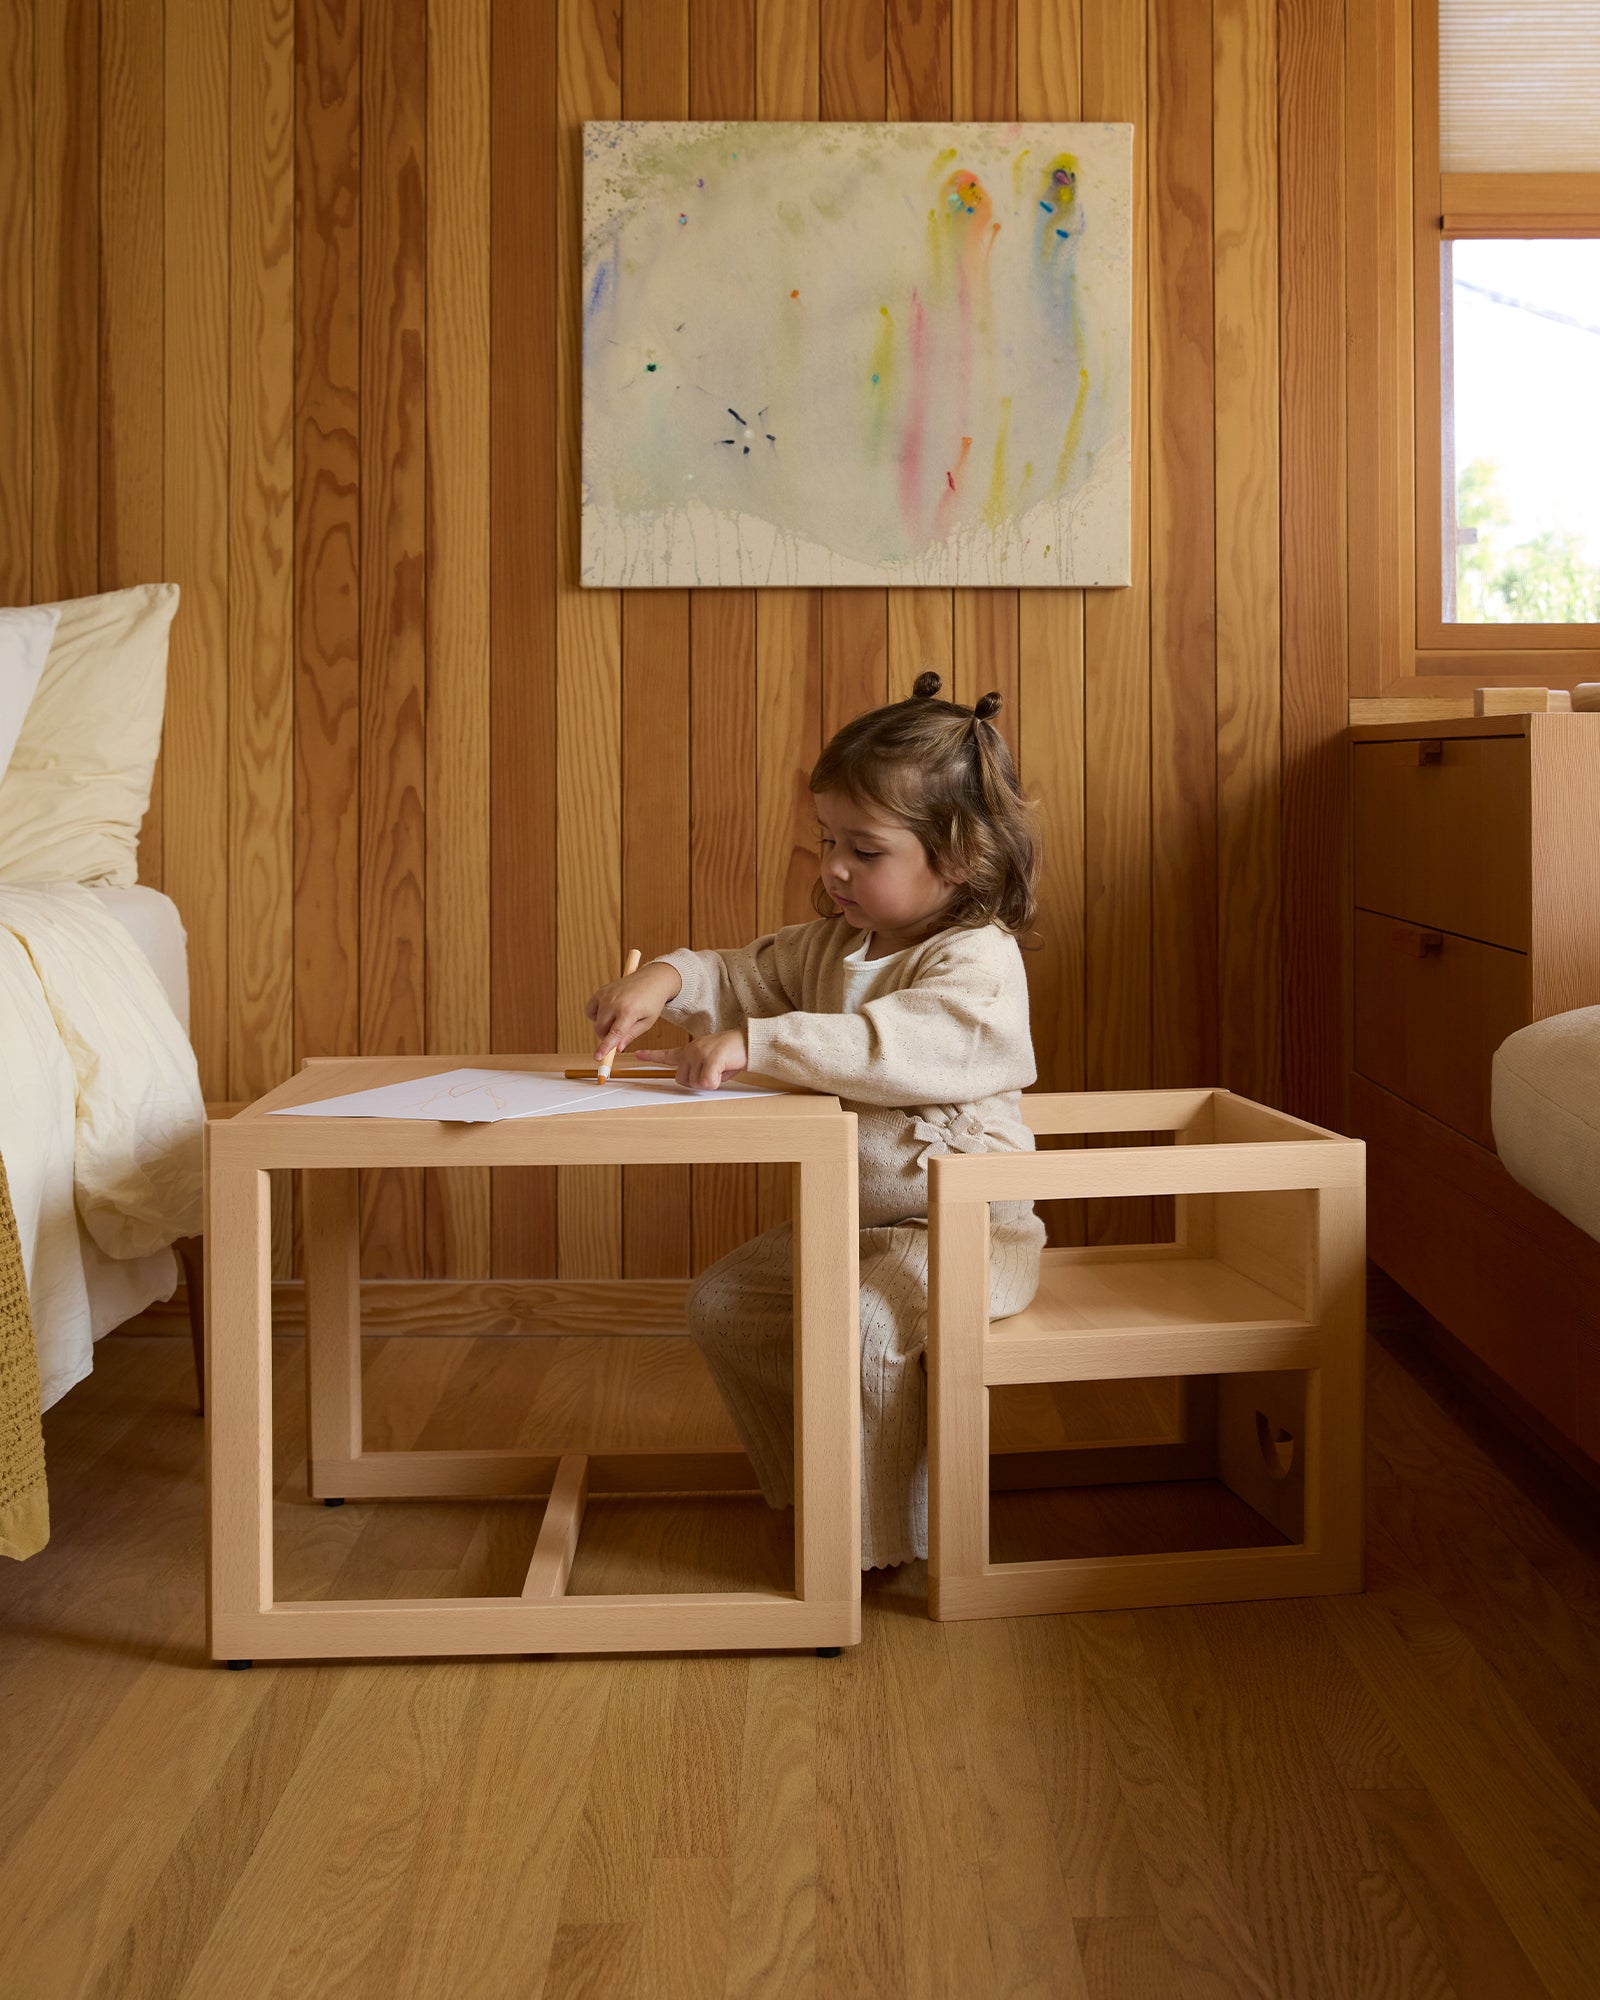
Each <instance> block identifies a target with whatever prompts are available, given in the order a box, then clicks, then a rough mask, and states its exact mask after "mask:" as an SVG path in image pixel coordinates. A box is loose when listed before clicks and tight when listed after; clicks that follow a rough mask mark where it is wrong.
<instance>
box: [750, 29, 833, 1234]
mask: <svg viewBox="0 0 1600 2000" xmlns="http://www.w3.org/2000/svg"><path fill="white" fill-rule="evenodd" d="M817 7H818V0H759V4H758V6H757V11H756V116H757V117H758V118H815V117H816V116H817V115H818V105H819V102H820V96H819V93H820V78H819V72H820V57H821V38H820V31H819V23H818V15H817ZM821 749H822V592H821V591H820V590H763V591H760V592H758V593H757V596H756V924H757V928H758V929H759V930H760V931H762V932H767V931H775V930H778V929H779V928H781V926H782V925H784V924H797V923H806V922H808V921H809V920H810V919H811V918H812V917H813V916H815V914H816V912H815V910H814V909H813V908H812V906H811V887H812V884H813V883H814V882H815V880H816V872H817V849H816V837H815V833H814V830H813V821H814V812H813V807H812V803H811V792H810V788H809V786H808V785H807V783H806V779H807V776H808V775H809V773H810V770H811V767H812V765H813V764H814V763H815V762H816V760H817V756H818V753H819V752H820V751H821ZM759 1178H760V1213H759V1216H758V1221H759V1224H760V1227H761V1228H763V1229H771V1228H774V1227H775V1226H776V1225H777V1224H778V1223H780V1222H784V1221H787V1220H788V1218H789V1215H790V1200H789V1192H790V1191H789V1175H788V1171H787V1169H784V1168H777V1167H763V1168H762V1169H761V1170H760V1177H759Z"/></svg>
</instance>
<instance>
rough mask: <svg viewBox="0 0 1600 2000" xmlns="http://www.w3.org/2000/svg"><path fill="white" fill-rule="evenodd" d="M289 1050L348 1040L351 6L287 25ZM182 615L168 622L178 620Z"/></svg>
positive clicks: (355, 322) (352, 616)
mask: <svg viewBox="0 0 1600 2000" xmlns="http://www.w3.org/2000/svg"><path fill="white" fill-rule="evenodd" d="M295 93H296V103H295V466H294V473H295V496H294V521H295V695H294V749H295V756H294V790H295V816H294V823H295V868H294V964H295V982H294V1003H295V1050H296V1053H297V1055H298V1056H299V1057H301V1058H302V1059H303V1058H304V1057H306V1056H326V1055H337V1054H338V1053H339V1052H340V1051H342V1050H348V1049H357V1048H359V1047H360V1046H361V1027H360V1020H361V1016H360V967H361V940H360V932H359V921H360V910H361V882H360V871H359V861H358V835H359V830H360V798H361V728H360V722H361V469H362V461H361V263H360V254H361V13H360V8H359V6H358V5H355V4H352V5H351V6H350V7H348V8H347V9H343V10H340V9H337V8H331V7H325V6H322V5H321V4H319V0H299V7H298V14H297V19H296V24H295ZM180 623H181V621H180Z"/></svg>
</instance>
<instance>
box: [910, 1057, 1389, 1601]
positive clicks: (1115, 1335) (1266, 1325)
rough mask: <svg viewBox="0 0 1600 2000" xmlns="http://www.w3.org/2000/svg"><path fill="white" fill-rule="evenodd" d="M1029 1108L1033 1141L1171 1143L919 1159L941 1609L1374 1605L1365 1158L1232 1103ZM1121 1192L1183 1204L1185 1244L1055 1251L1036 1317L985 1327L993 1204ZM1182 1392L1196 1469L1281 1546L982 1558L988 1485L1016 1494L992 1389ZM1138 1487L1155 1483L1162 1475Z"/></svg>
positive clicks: (934, 1547) (1333, 1139) (1077, 1479)
mask: <svg viewBox="0 0 1600 2000" xmlns="http://www.w3.org/2000/svg"><path fill="white" fill-rule="evenodd" d="M1022 1104H1023V1111H1024V1115H1025V1116H1026V1118H1027V1120H1028V1123H1029V1125H1030V1126H1031V1128H1032V1129H1033V1131H1034V1132H1035V1133H1036V1134H1039V1135H1046V1134H1053V1133H1068V1134H1080V1135H1084V1136H1088V1135H1091V1134H1100V1135H1133V1134H1137V1135H1140V1137H1141V1138H1144V1137H1145V1136H1146V1135H1165V1136H1166V1137H1168V1138H1170V1141H1171V1143H1168V1144H1150V1143H1140V1144H1125V1145H1122V1146H1117V1145H1114V1144H1113V1145H1107V1146H1103V1147H1095V1148H1093V1149H1090V1148H1083V1147H1079V1148H1072V1149H1061V1150H1050V1151H1038V1152H1032V1153H989V1154H960V1155H949V1156H945V1157H940V1158H935V1159H934V1160H932V1161H931V1162H930V1163H929V1166H930V1172H929V1208H928V1216H929V1229H930V1236H931V1243H930V1249H931V1264H932V1268H931V1273H930V1288H929V1331H928V1370H929V1390H930V1413H929V1474H930V1478H929V1488H930V1490H929V1512H930V1522H929V1528H930V1562H929V1611H930V1614H931V1615H932V1616H933V1617H935V1618H941V1619H944V1618H989V1617H1011V1616H1016V1615H1018V1614H1021V1613H1029V1612H1060V1611H1095V1610H1105V1609H1111V1608H1115V1607H1128V1606H1135V1605H1159V1604H1190V1603H1205V1602H1214V1601H1220V1600H1225V1599H1236V1598H1253V1597H1295V1596H1309V1595H1314V1594H1319V1593H1328V1592H1339V1591H1354V1590H1359V1589H1361V1587H1362V1491H1361V1482H1362V1380H1363V1347H1364V1340H1365V1315H1364V1288H1365V1270H1366V1248H1365V1149H1364V1147H1363V1146H1362V1145H1361V1143H1360V1142H1359V1141H1358V1140H1353V1139H1345V1138H1341V1137H1340V1136H1339V1135H1338V1134H1336V1133H1333V1132H1326V1131H1323V1130H1322V1129H1321V1128H1320V1127H1318V1126H1314V1125H1308V1124H1305V1123H1303V1122H1301V1121H1300V1120H1298V1119H1295V1118H1290V1117H1287V1116H1285V1115H1284V1114H1283V1113H1282V1112H1278V1111H1272V1110H1269V1109H1267V1108H1266V1107H1265V1106H1264V1105H1259V1104H1254V1103H1252V1102H1250V1101H1249V1100H1248V1099H1246V1098H1241V1097H1235V1096H1233V1095H1232V1094H1231V1093H1229V1092H1227V1091H1223V1090H1155V1091H1113V1092H1099V1093H1093V1092H1088V1093H1075V1094H1070V1095H1045V1094H1040V1095H1035V1096H1024V1098H1023V1100H1022ZM1125 1196H1174V1197H1176V1214H1177V1228H1176V1240H1174V1241H1172V1242H1166V1243H1150V1244H1135V1245H1104V1246H1096V1247H1089V1248H1081V1249H1056V1248H1052V1249H1046V1250H1045V1252H1044V1253H1043V1269H1042V1273H1041V1279H1040V1285H1039V1291H1038V1295H1037V1297H1036V1298H1035V1300H1034V1302H1033V1304H1032V1305H1031V1306H1030V1307H1029V1308H1028V1309H1027V1310H1026V1311H1025V1312H1022V1313H1019V1314H1017V1315H1015V1316H1014V1317H1012V1318H1010V1319H1003V1320H996V1321H993V1322H991V1320H990V1318H989V1311H988V1305H989V1207H988V1204H989V1203H990V1202H992V1201H1014V1200H1034V1201H1043V1200H1050V1199H1060V1198H1063V1197H1065V1198H1068V1199H1077V1200H1087V1199H1091V1198H1102V1199H1103V1198H1108V1197H1125ZM1174 1376H1175V1377H1181V1378H1184V1379H1185V1382H1186V1389H1187V1393H1186V1395H1185V1397H1184V1408H1185V1411H1186V1414H1187V1423H1186V1426H1185V1434H1184V1436H1183V1438H1182V1439H1181V1440H1180V1441H1179V1448H1178V1451H1177V1456H1178V1457H1179V1458H1181V1460H1182V1461H1183V1463H1184V1466H1185V1468H1186V1471H1185V1473H1184V1476H1193V1475H1194V1469H1195V1465H1196V1458H1197V1454H1199V1456H1200V1457H1202V1458H1203V1459H1204V1461H1205V1465H1204V1469H1205V1470H1207V1471H1209V1472H1211V1473H1212V1474H1213V1475H1214V1476H1215V1477H1216V1478H1218V1479H1220V1480H1221V1481H1222V1482H1223V1483H1224V1484H1225V1485H1226V1486H1228V1487H1230V1488H1231V1489H1232V1490H1233V1491H1234V1493H1236V1494H1237V1495H1238V1496H1239V1497H1240V1498H1242V1499H1243V1500H1244V1501H1245V1502H1246V1503H1247V1504H1248V1505H1249V1506H1250V1507H1251V1508H1252V1509H1253V1510H1254V1511H1255V1512H1256V1513H1257V1514H1259V1515H1261V1516H1262V1517H1263V1518H1264V1519H1265V1520H1266V1521H1267V1522H1269V1523H1271V1524H1272V1526H1273V1527H1275V1528H1276V1529H1278V1530H1279V1532H1280V1533H1281V1534H1282V1535H1283V1536H1284V1537H1285V1540H1284V1541H1281V1542H1278V1543H1275V1544H1274V1545H1272V1546H1268V1547H1247V1548H1235V1549H1201V1550H1192V1551H1184V1552H1178V1553H1163V1554H1150V1555H1120V1556H1109V1555H1103V1554H1102V1555H1083V1556H1076V1557H1064V1558H1061V1559H1058V1560H1046V1561H1032V1562H998V1563H997V1562H994V1561H992V1560H991V1552H990V1538H989V1494H990V1487H991V1484H994V1485H997V1486H998V1485H1005V1484H1014V1483H1016V1482H1015V1481H1012V1480H1007V1479H1006V1478H1004V1477H1003V1476H1001V1477H996V1478H994V1479H993V1480H992V1479H991V1466H990V1448H991V1446H990V1409H989V1403H990V1391H991V1390H992V1389H994V1388H996V1387H999V1386H1001V1385H1004V1384H1012V1383H1047V1384H1073V1383H1080V1384H1081V1383H1106V1382H1114V1381H1124V1380H1129V1379H1132V1378H1137V1377H1144V1378H1165V1377H1174ZM1074 1456H1076V1457H1081V1458H1083V1459H1085V1460H1090V1461H1091V1463H1090V1464H1089V1465H1087V1466H1086V1467H1085V1469H1084V1470H1082V1471H1079V1472H1075V1473H1074V1474H1073V1476H1072V1483H1085V1482H1086V1481H1089V1482H1092V1480H1093V1479H1094V1476H1095V1475H1094V1471H1093V1465H1092V1458H1093V1454H1092V1453H1090V1452H1084V1453H1080V1454H1074ZM1118 1456H1120V1460H1121V1461H1122V1462H1121V1463H1120V1464H1119V1465H1118V1466H1117V1467H1115V1468H1113V1469H1111V1470H1109V1471H1108V1472H1107V1473H1106V1474H1105V1475H1103V1476H1105V1477H1107V1478H1110V1479H1127V1478H1128V1477H1129V1476H1130V1473H1129V1471H1128V1470H1127V1464H1126V1461H1127V1460H1128V1458H1129V1456H1130V1454H1129V1453H1128V1452H1127V1451H1126V1450H1125V1449H1124V1450H1123V1451H1122V1452H1121V1453H1120V1455H1119V1454H1116V1453H1109V1452H1108V1453H1107V1457H1108V1459H1109V1458H1112V1457H1118ZM1134 1456H1137V1454H1134ZM1152 1459H1153V1455H1152ZM997 1470H998V1461H997ZM1144 1476H1160V1474H1159V1473H1157V1472H1156V1471H1155V1469H1154V1464H1153V1462H1152V1467H1151V1471H1150V1472H1147V1473H1146V1474H1145V1475H1144ZM1166 1476H1168V1477H1172V1476H1176V1475H1175V1474H1174V1473H1173V1472H1170V1471H1169V1472H1168V1473H1167V1474H1166ZM1030 1483H1031V1482H1030Z"/></svg>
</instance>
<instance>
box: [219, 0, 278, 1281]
mask: <svg viewBox="0 0 1600 2000" xmlns="http://www.w3.org/2000/svg"><path fill="white" fill-rule="evenodd" d="M231 19H232V35H231V39H230V55H229V86H230V87H229V105H230V110H229V156H230V172H229V184H230V201H229V207H230V220H229V266H230V277H229V286H228V296H229V366H228V379H229V391H228V453H229V457H228V473H229V477H228V535H229V588H228V678H229V700H228V742H229V755H228V998H229V1014H230V1022H229V1036H228V1087H229V1095H230V1096H232V1097H257V1096H259V1095H260V1094H261V1092H262V1091H263V1090H266V1089H268V1088H269V1087H270V1086H271V1085H272V1084H274V1083H277V1082H279V1081H281V1080H282V1078H284V1077H285V1076H287V1075H288V1073H289V1070H290V1068H291V1066H292V1063H293V1059H294V794H293V769H292V766H293V754H294V594H293V579H294V556H293V543H294V8H293V5H292V0H234V5H233V12H232V16H231ZM272 1234H273V1269H274V1274H275V1275H280V1276H287V1274H288V1266H289V1203H288V1201H287V1200H285V1201H281V1202H279V1203H277V1204H275V1206H274V1213H273V1221H272Z"/></svg>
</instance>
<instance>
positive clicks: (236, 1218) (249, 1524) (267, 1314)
mask: <svg viewBox="0 0 1600 2000" xmlns="http://www.w3.org/2000/svg"><path fill="white" fill-rule="evenodd" d="M207 1153H208V1170H207V1174H206V1223H205V1234H206V1343H207V1349H208V1352H207V1356H206V1361H207V1366H206V1377H207V1381H206V1392H207V1393H206V1402H207V1410H206V1486H207V1521H208V1524H209V1538H208V1549H207V1593H206V1624H207V1637H208V1641H209V1646H210V1651H211V1657H212V1658H213V1659H234V1658H240V1657H248V1655H249V1653H250V1651H251V1639H252V1636H253V1634H252V1630H251V1628H252V1627H253V1626H254V1625H255V1624H256V1623H257V1621H259V1619H260V1617H261V1615H262V1613H263V1612H264V1611H266V1609H267V1608H268V1606H269V1605H270V1604H271V1602H272V1588H273V1585H272V1205H271V1192H270V1187H269V1183H268V1180H267V1176H266V1174H265V1173H263V1172H262V1171H261V1170H260V1169H259V1168H257V1167H252V1166H248V1165H240V1166H235V1165H233V1164H231V1163H229V1162H226V1161H223V1162H218V1163H215V1164H211V1163H209V1154H210V1139H209V1134H208V1136H207Z"/></svg>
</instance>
